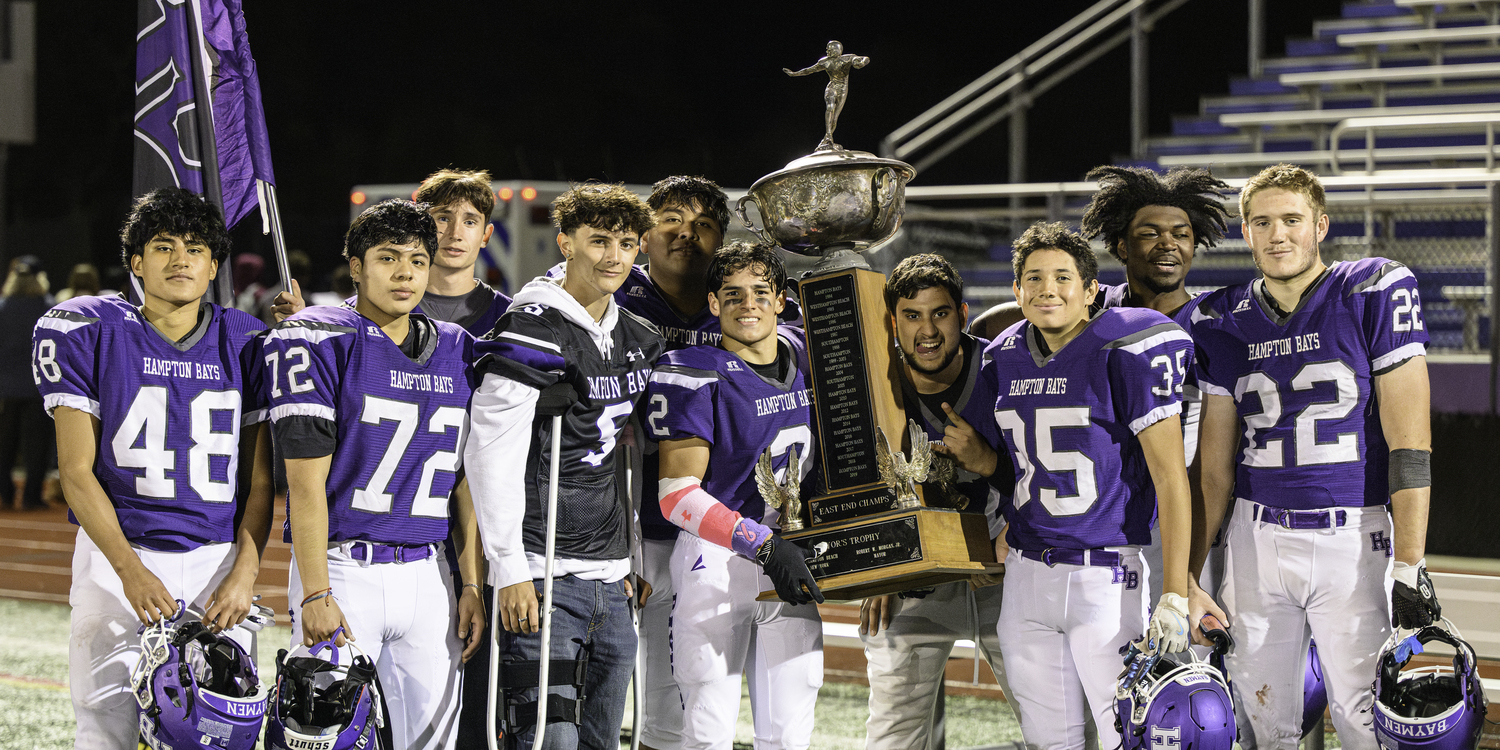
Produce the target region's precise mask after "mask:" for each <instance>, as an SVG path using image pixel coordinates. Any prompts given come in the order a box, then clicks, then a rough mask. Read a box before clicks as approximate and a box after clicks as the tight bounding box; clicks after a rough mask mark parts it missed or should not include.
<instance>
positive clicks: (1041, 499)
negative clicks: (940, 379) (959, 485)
mask: <svg viewBox="0 0 1500 750" xmlns="http://www.w3.org/2000/svg"><path fill="white" fill-rule="evenodd" d="M985 357H986V359H987V360H988V361H986V363H985V364H984V371H985V374H986V376H987V377H989V378H991V379H993V382H994V384H995V388H996V393H997V394H998V395H997V397H996V404H995V422H996V423H997V424H998V426H999V428H1000V434H1001V437H1002V438H1003V439H1004V440H1005V443H1006V446H1007V448H1008V449H1009V450H1010V452H1011V456H1012V459H1013V461H1014V464H1015V471H1016V489H1015V494H1014V496H1013V497H1012V499H1011V502H1010V504H1009V505H1007V506H1006V518H1007V519H1008V520H1009V521H1010V530H1009V531H1008V532H1007V535H1006V541H1007V542H1008V543H1009V544H1010V546H1012V547H1014V548H1016V549H1022V550H1042V549H1046V548H1048V547H1060V548H1064V549H1090V548H1096V547H1106V546H1111V545H1121V544H1139V545H1144V544H1149V543H1150V542H1151V523H1152V520H1153V519H1154V518H1155V515H1156V488H1155V486H1154V485H1153V484H1152V481H1151V472H1150V471H1149V469H1148V468H1147V466H1146V459H1145V455H1144V454H1143V453H1142V450H1141V444H1140V440H1139V439H1138V438H1137V437H1136V435H1137V434H1139V433H1140V432H1141V431H1142V430H1144V429H1146V428H1147V427H1149V426H1151V425H1153V424H1155V423H1157V422H1159V421H1161V420H1163V419H1167V418H1170V417H1173V416H1176V415H1177V414H1178V413H1179V412H1180V411H1181V409H1182V403H1181V396H1180V395H1179V388H1180V387H1181V385H1182V380H1183V373H1184V372H1186V371H1187V370H1189V369H1191V367H1192V365H1193V347H1192V341H1191V339H1189V338H1188V335H1187V333H1186V332H1185V331H1183V330H1182V328H1181V327H1180V326H1178V325H1177V324H1176V323H1173V322H1172V321H1171V319H1169V318H1167V317H1166V316H1165V315H1162V314H1161V313H1159V312H1156V311H1154V310H1148V309H1145V308H1134V307H1117V308H1113V309H1109V310H1105V311H1104V312H1102V313H1100V314H1099V315H1098V316H1096V317H1095V318H1094V319H1093V320H1092V321H1090V323H1089V324H1088V326H1087V327H1086V328H1084V329H1083V331H1082V332H1081V333H1079V334H1078V336H1077V337H1075V338H1074V339H1073V340H1072V341H1069V342H1068V344H1067V345H1066V346H1064V347H1063V348H1062V349H1061V350H1059V351H1056V352H1053V353H1052V354H1050V355H1043V354H1042V353H1041V350H1040V348H1039V346H1038V344H1037V341H1036V336H1035V334H1034V329H1033V328H1032V325H1031V324H1030V323H1029V322H1027V321H1021V322H1020V323H1017V324H1016V325H1014V326H1011V327H1010V328H1008V329H1006V330H1005V332H1004V333H1002V334H1000V336H999V337H997V338H996V339H995V341H994V343H992V344H991V345H990V347H989V349H987V350H986V351H985Z"/></svg>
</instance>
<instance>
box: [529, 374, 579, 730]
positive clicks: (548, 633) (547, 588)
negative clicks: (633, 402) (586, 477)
mask: <svg viewBox="0 0 1500 750" xmlns="http://www.w3.org/2000/svg"><path fill="white" fill-rule="evenodd" d="M577 401H578V392H577V391H576V390H574V389H573V386H572V385H571V384H569V383H557V384H555V385H552V386H549V387H548V388H547V389H546V390H544V391H542V395H541V397H540V398H538V399H537V403H536V413H537V415H538V416H551V417H552V465H551V467H550V471H549V473H548V475H547V557H546V562H545V563H544V564H543V566H542V612H541V618H542V632H541V636H542V658H541V660H540V661H541V665H540V667H539V668H538V670H537V682H536V684H537V696H536V734H535V735H533V736H532V740H531V746H532V747H533V748H540V747H543V745H542V740H543V739H545V738H546V736H547V688H548V684H547V681H548V677H549V675H548V672H550V671H551V667H552V564H553V562H554V560H555V558H556V556H557V472H558V467H559V463H560V461H559V459H560V458H561V455H562V419H563V414H565V413H567V411H568V408H569V407H571V406H572V405H573V404H575V403H577Z"/></svg>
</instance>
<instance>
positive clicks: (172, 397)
mask: <svg viewBox="0 0 1500 750" xmlns="http://www.w3.org/2000/svg"><path fill="white" fill-rule="evenodd" d="M120 240H121V244H122V246H123V247H122V250H121V260H122V261H123V262H124V264H125V267H126V268H127V269H129V271H130V273H132V274H134V275H135V276H136V277H137V278H138V279H139V280H140V284H141V292H142V302H141V305H140V306H139V307H136V306H134V305H132V304H130V303H129V302H127V301H126V300H125V299H124V298H123V297H75V298H73V299H70V300H68V301H66V302H63V303H60V304H58V305H57V306H56V307H54V308H52V310H50V311H49V312H48V313H47V314H46V315H45V316H44V317H42V319H41V320H39V321H37V324H36V329H35V333H34V343H33V352H32V367H33V376H34V378H35V380H36V384H37V388H38V389H39V390H40V391H41V393H42V397H43V400H44V402H45V405H46V408H47V411H48V413H49V414H51V415H52V418H53V419H54V420H55V421H56V423H57V456H58V470H59V473H60V474H61V477H62V486H63V495H64V496H65V497H66V498H67V500H68V508H69V510H68V518H69V520H71V521H73V522H74V523H77V524H78V526H79V529H78V538H77V541H76V542H75V543H74V549H73V583H72V587H71V590H70V591H69V594H68V601H69V603H70V604H71V605H72V607H73V614H72V629H71V637H70V638H69V641H68V665H69V669H68V688H69V692H70V693H71V694H72V698H73V709H74V714H75V716H76V718H77V720H78V733H77V735H76V738H75V740H74V742H75V747H78V748H80V749H82V748H89V749H90V750H97V748H122V749H123V748H130V749H131V750H133V749H134V748H135V747H136V739H137V714H138V707H137V706H136V701H135V697H134V696H133V695H132V694H131V688H130V675H131V671H132V669H134V667H135V665H136V663H137V662H138V661H139V660H140V658H141V653H140V637H139V636H138V635H137V634H136V631H137V628H138V626H139V625H141V624H149V623H154V622H157V621H159V620H161V619H162V618H164V617H170V616H172V615H174V614H176V613H177V608H178V604H177V603H178V602H179V601H180V602H182V603H184V604H186V605H187V606H189V607H193V608H194V609H197V610H200V611H204V612H205V614H204V617H203V621H204V622H205V623H206V624H207V625H208V626H209V627H210V628H211V629H212V630H214V631H216V632H217V631H223V630H226V629H230V628H232V627H233V626H234V625H236V624H238V623H239V622H241V621H242V620H244V618H245V616H246V615H247V614H249V613H250V610H251V608H252V606H253V604H252V589H253V586H254V584H255V577H256V575H257V574H258V573H259V571H260V555H261V552H262V550H263V548H264V546H265V542H266V537H267V535H268V534H269V533H270V527H271V502H272V492H273V490H272V484H271V473H270V472H271V468H270V466H271V463H270V456H271V453H270V440H269V436H268V434H267V433H266V431H265V430H264V429H263V427H264V424H263V423H264V420H265V417H266V405H265V404H264V403H263V402H262V396H261V387H260V386H261V384H260V377H261V375H260V370H259V362H260V347H259V339H258V338H257V334H258V332H259V331H261V330H262V325H261V323H260V321H258V320H256V319H255V318H253V317H251V316H250V315H247V314H245V313H242V312H240V311H238V310H230V309H225V308H223V307H220V306H218V305H215V304H211V303H208V302H204V301H203V296H204V294H205V293H206V292H207V291H208V287H209V283H210V282H211V281H212V280H213V278H214V277H215V276H216V275H217V274H218V272H219V265H220V264H221V263H222V262H223V261H224V259H225V258H226V257H228V255H229V234H228V232H227V231H226V230H225V228H224V221H223V219H222V218H221V217H220V214H219V211H218V209H217V208H215V207H214V206H212V205H211V204H209V203H207V202H205V201H204V200H203V199H202V198H200V197H198V196H196V195H194V194H192V193H190V192H188V191H185V190H180V189H177V188H162V189H160V190H155V191H153V192H151V193H148V194H146V195H144V196H142V197H141V198H139V199H138V200H137V201H136V203H135V205H134V206H133V207H132V208H131V211H130V216H129V217H128V218H127V219H126V220H125V225H124V228H123V229H122V230H121V232H120ZM230 633H231V634H233V635H234V636H235V637H236V638H237V640H241V641H242V642H243V644H244V645H245V646H246V647H247V649H248V648H249V646H250V645H251V640H250V634H249V633H246V632H243V631H242V629H239V628H234V629H233V630H231V631H230Z"/></svg>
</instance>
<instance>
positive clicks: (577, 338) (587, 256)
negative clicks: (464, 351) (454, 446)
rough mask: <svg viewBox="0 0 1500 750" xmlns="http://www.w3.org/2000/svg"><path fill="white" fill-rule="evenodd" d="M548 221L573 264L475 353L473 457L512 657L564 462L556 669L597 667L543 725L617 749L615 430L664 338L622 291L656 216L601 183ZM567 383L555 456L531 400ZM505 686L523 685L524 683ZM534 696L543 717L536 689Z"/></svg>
mask: <svg viewBox="0 0 1500 750" xmlns="http://www.w3.org/2000/svg"><path fill="white" fill-rule="evenodd" d="M552 219H553V223H555V224H556V225H557V228H558V235H557V244H558V247H559V249H561V250H562V254H563V258H564V267H563V273H562V275H561V276H543V277H539V278H537V279H535V280H533V281H531V282H530V283H528V284H527V285H526V286H525V287H523V288H522V289H521V291H520V292H519V293H518V294H517V295H516V298H515V301H514V302H513V303H512V306H511V309H510V310H509V311H508V312H506V314H505V315H504V316H503V317H501V318H500V322H499V323H498V324H497V325H496V326H495V329H494V331H493V332H491V333H490V334H489V335H488V336H487V337H486V340H484V341H481V342H480V347H479V349H478V353H479V355H480V358H479V361H478V362H477V363H476V365H475V367H476V369H477V371H478V372H480V373H482V376H483V380H482V382H481V383H480V385H479V388H478V390H477V391H476V392H475V395H474V405H473V407H472V409H471V415H472V423H473V434H472V435H471V436H470V439H469V443H468V447H467V464H468V467H469V481H470V482H471V483H472V485H473V488H474V497H475V509H476V511H477V512H478V515H479V521H480V524H481V527H482V529H483V538H484V545H485V554H486V556H487V557H488V559H489V562H490V573H489V578H490V583H491V585H493V586H495V588H497V589H499V590H500V591H499V607H500V611H499V614H500V617H501V621H502V623H503V625H504V628H505V631H506V632H505V634H504V635H502V636H500V647H501V648H502V649H503V653H504V657H505V659H506V660H507V661H508V662H509V663H511V664H514V663H516V662H523V663H525V662H530V663H535V662H536V661H537V660H538V659H539V658H540V655H541V648H542V643H541V637H540V636H539V635H537V633H538V631H539V630H540V628H541V621H540V620H541V618H540V616H539V609H540V607H539V605H538V593H539V591H540V590H541V588H542V586H543V581H542V580H541V579H542V576H543V575H544V570H545V558H544V557H543V554H544V550H545V548H546V538H545V537H546V529H547V523H546V507H547V500H548V486H547V485H548V481H547V477H548V474H549V467H550V466H551V463H552V461H553V460H554V458H556V460H557V461H558V464H559V466H558V472H559V494H558V509H557V526H556V564H555V567H554V577H555V581H554V584H553V592H554V597H555V598H554V600H553V601H554V607H555V611H554V612H553V614H552V639H551V643H550V648H551V652H550V653H551V654H552V658H553V661H552V665H553V668H554V669H553V674H554V675H559V674H563V673H564V672H563V671H562V668H561V667H560V666H559V665H561V664H563V663H564V662H576V661H577V660H580V659H587V663H588V669H587V675H586V681H585V682H584V683H583V684H582V685H581V686H580V685H573V686H572V687H562V686H554V688H553V692H559V691H560V693H559V694H558V695H553V696H551V697H550V698H549V700H548V715H549V717H550V716H559V717H564V716H565V717H567V719H566V721H560V722H558V723H556V724H555V725H553V726H551V727H549V730H548V733H547V740H548V746H549V747H574V746H582V747H613V746H614V745H615V744H617V743H618V742H619V736H620V724H621V720H622V718H623V714H624V711H625V691H626V688H627V686H628V685H629V684H630V675H631V671H632V668H633V665H634V663H635V649H636V636H635V632H634V630H633V628H632V626H631V616H630V604H629V599H630V595H631V592H630V584H629V582H628V581H627V580H626V576H627V574H628V573H629V572H630V551H629V534H630V523H631V519H630V517H629V514H628V509H627V508H625V507H623V506H622V504H621V502H620V500H619V495H618V487H617V484H616V480H615V463H616V455H617V453H618V451H617V448H618V445H619V439H620V437H621V428H622V427H623V426H624V425H625V423H626V421H627V420H629V419H630V416H631V414H632V413H633V412H634V410H635V407H636V404H637V402H638V401H640V399H641V397H642V395H643V394H644V393H645V390H646V382H647V378H648V376H649V375H650V372H651V368H652V366H653V365H654V364H655V363H656V359H657V357H659V356H660V355H661V351H662V342H661V337H660V336H659V335H657V333H656V329H655V328H654V327H653V326H652V325H651V324H650V323H647V322H646V321H644V320H642V319H640V318H639V317H637V316H635V315H634V314H632V313H630V312H628V311H624V310H621V309H620V307H619V305H618V304H616V303H615V300H614V296H613V295H614V293H615V291H616V290H618V289H619V288H620V285H621V284H623V283H624V282H625V279H626V277H627V275H628V274H629V272H630V267H631V264H632V263H633V262H634V261H635V256H636V253H637V252H638V251H639V249H640V237H641V235H642V234H644V233H645V232H647V231H649V230H650V229H651V228H652V226H653V225H654V223H655V222H654V221H653V219H652V216H651V209H650V207H648V206H647V205H646V203H645V201H642V200H641V199H640V197H639V196H637V195H635V194H634V193H632V192H630V191H629V190H627V189H626V188H625V187H624V186H623V185H599V184H589V185H583V186H579V187H576V188H574V189H572V190H569V191H568V192H566V193H564V194H563V195H561V196H559V197H558V199H557V201H556V202H555V203H554V204H553V209H552ZM560 382H561V383H567V384H569V385H571V386H572V387H573V388H574V389H575V390H576V391H577V392H578V394H579V397H580V398H579V400H578V402H577V403H575V404H573V405H572V406H571V407H570V408H569V409H568V411H567V413H566V414H565V415H564V418H563V434H562V436H561V441H562V448H561V454H560V455H559V456H556V457H554V456H553V455H552V452H551V448H550V446H551V444H552V419H551V418H543V417H539V416H537V414H536V404H537V400H538V398H539V396H540V394H541V391H542V390H543V389H545V388H547V387H549V386H552V385H554V384H557V383H560ZM532 682H533V684H534V683H535V678H532ZM507 687H508V688H511V687H514V688H516V689H517V691H518V692H517V694H518V695H520V694H521V692H520V690H519V688H520V686H516V685H512V684H507ZM525 694H527V695H529V696H531V698H530V699H531V700H532V701H533V703H532V704H531V705H532V706H533V708H532V716H533V718H532V720H531V722H534V721H535V718H534V716H535V708H534V707H535V702H534V701H535V688H534V687H532V688H530V689H528V690H526V691H525ZM579 701H586V702H587V703H586V705H580V703H579ZM502 711H505V712H506V713H509V711H506V710H505V707H502ZM575 721H578V722H579V723H577V724H575V723H574V722H575ZM531 722H522V723H523V724H525V725H526V726H525V727H524V728H518V729H517V731H515V732H514V733H513V734H512V736H513V737H516V738H517V739H518V741H519V744H520V746H521V747H522V748H525V747H530V742H531V734H532V733H533V731H534V730H533V729H532V728H531V727H532V726H533V724H532V723H531Z"/></svg>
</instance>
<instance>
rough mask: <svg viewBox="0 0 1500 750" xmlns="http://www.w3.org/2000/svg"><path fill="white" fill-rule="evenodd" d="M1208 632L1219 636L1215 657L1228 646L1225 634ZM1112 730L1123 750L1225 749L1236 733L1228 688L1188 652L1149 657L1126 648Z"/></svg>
mask: <svg viewBox="0 0 1500 750" xmlns="http://www.w3.org/2000/svg"><path fill="white" fill-rule="evenodd" d="M1205 632H1208V631H1207V630H1205ZM1213 632H1214V633H1217V634H1220V635H1222V637H1223V638H1222V640H1218V643H1219V645H1218V646H1217V648H1216V651H1217V652H1219V653H1222V652H1223V651H1226V650H1228V649H1229V648H1231V647H1232V645H1233V642H1232V641H1231V640H1229V637H1228V634H1227V633H1226V632H1224V631H1223V630H1222V629H1219V630H1216V631H1213ZM1216 640H1217V639H1216ZM1115 728H1116V729H1118V730H1119V732H1120V737H1121V739H1123V740H1124V750H1151V748H1153V747H1160V746H1179V747H1180V748H1181V750H1230V748H1231V747H1233V745H1234V741H1235V738H1236V736H1237V730H1236V727H1235V723H1234V700H1233V699H1232V698H1231V697H1230V692H1229V683H1228V681H1227V680H1225V679H1224V674H1223V672H1221V671H1219V669H1217V668H1216V667H1214V666H1212V665H1210V664H1209V663H1208V662H1207V661H1204V660H1202V659H1201V658H1199V657H1198V655H1197V654H1196V653H1195V652H1194V651H1193V650H1191V649H1189V650H1187V651H1184V652H1182V653H1181V654H1180V655H1178V656H1173V655H1168V654H1156V655H1148V654H1144V653H1142V652H1140V651H1139V650H1137V649H1136V648H1135V647H1134V646H1130V647H1128V654H1127V656H1126V657H1125V671H1124V672H1122V673H1121V674H1120V681H1119V684H1118V686H1117V687H1116V688H1115Z"/></svg>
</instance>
